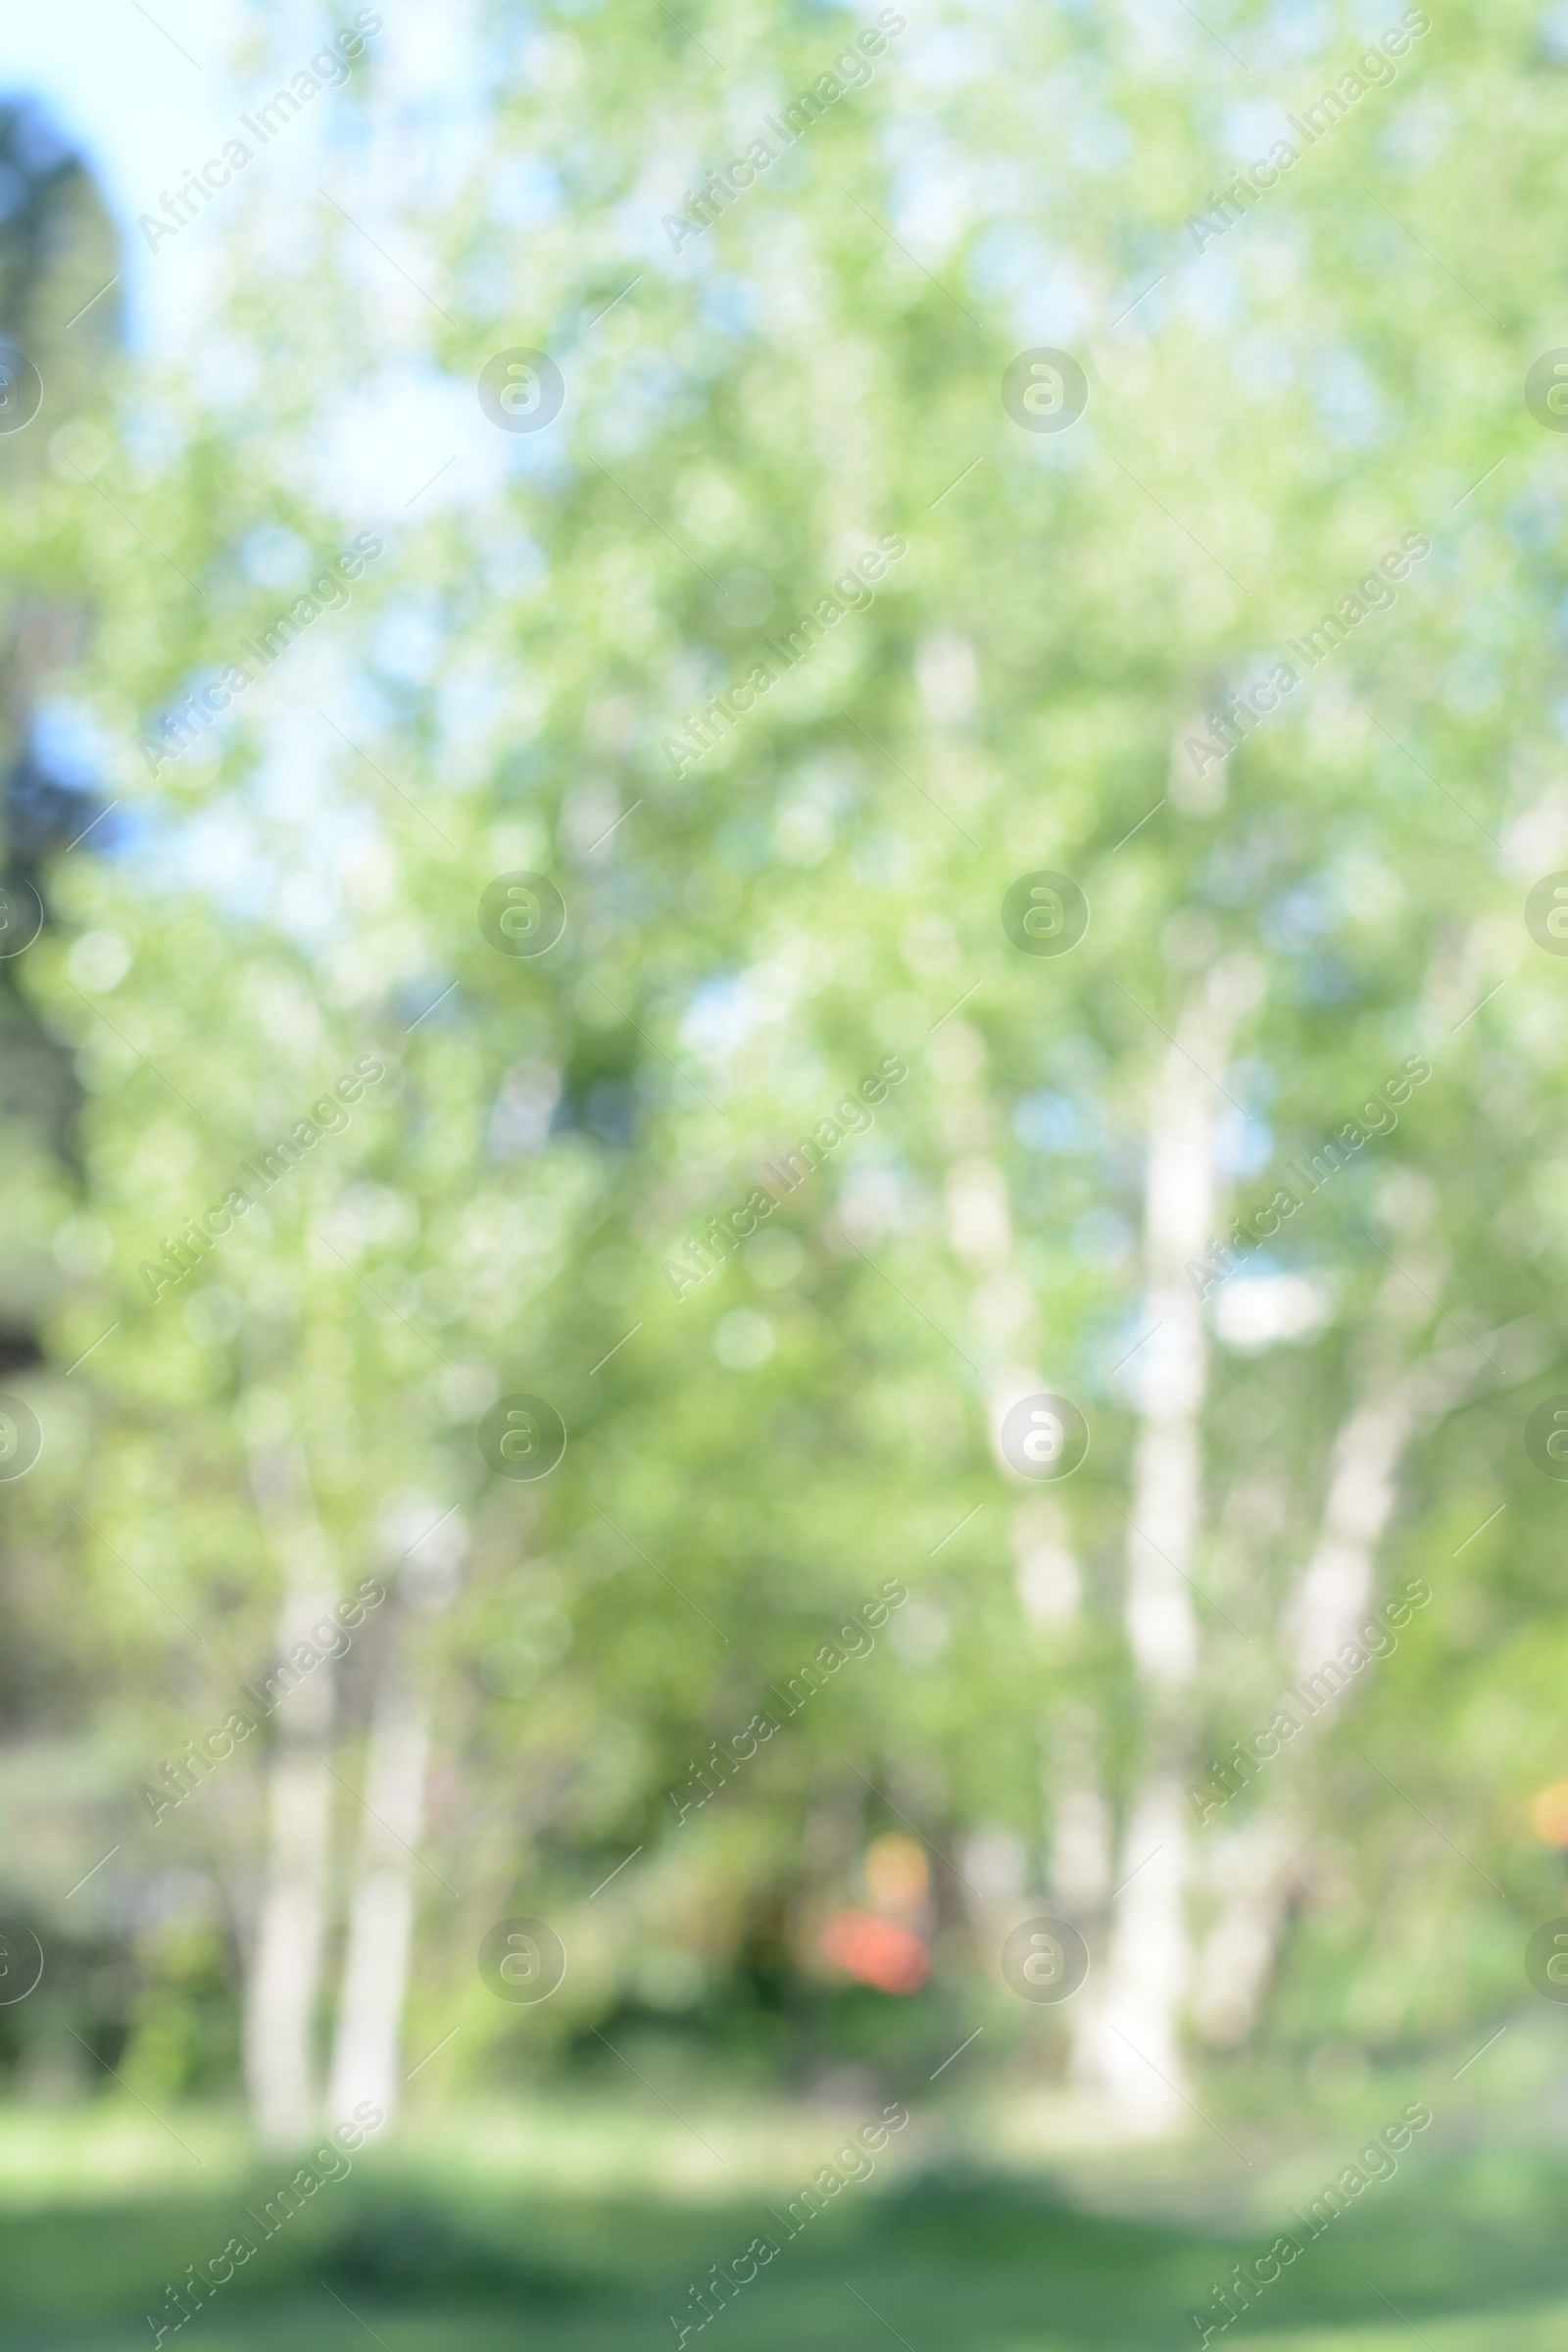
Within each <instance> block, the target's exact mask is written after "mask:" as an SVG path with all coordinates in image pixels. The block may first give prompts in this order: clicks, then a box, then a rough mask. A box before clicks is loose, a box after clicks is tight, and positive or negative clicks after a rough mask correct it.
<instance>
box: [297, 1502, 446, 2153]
mask: <svg viewBox="0 0 1568 2352" xmlns="http://www.w3.org/2000/svg"><path fill="white" fill-rule="evenodd" d="M422 1516H423V1517H424V1518H425V1519H426V1521H427V1522H432V1524H430V1525H429V1526H428V1527H427V1531H426V1533H425V1534H424V1535H423V1536H421V1537H419V1538H418V1539H417V1541H416V1542H415V1543H414V1544H413V1545H412V1546H411V1547H410V1549H409V1551H408V1552H407V1553H406V1555H405V1557H404V1559H403V1562H402V1564H401V1567H400V1569H399V1571H398V1576H397V1582H396V1586H395V1588H394V1594H393V1603H392V1615H391V1619H390V1622H389V1624H388V1626H387V1629H386V1637H387V1646H386V1654H385V1658H384V1662H383V1665H382V1669H381V1675H380V1680H379V1684H378V1687H377V1691H376V1697H375V1708H374V1713H373V1716H372V1719H371V1725H370V1737H369V1744H368V1750H367V1755H366V1766H365V1796H364V1805H365V1818H364V1821H363V1823H362V1826H361V1833H360V1850H359V1859H358V1863H357V1865H356V1870H355V1881H354V1892H353V1896H352V1899H351V1902H350V1906H349V1928H348V1949H347V1952H346V1954H345V1958H344V1963H343V1986H342V1992H341V1995H340V1997H339V2002H338V2016H337V2032H336V2035H335V2038H334V2041H333V2045H332V2071H331V2080H330V2082H329V2085H328V2089H327V2109H328V2113H329V2116H330V2119H331V2121H332V2122H333V2123H346V2122H348V2121H349V2120H350V2118H351V2116H352V2114H353V2111H354V2108H355V2107H356V2106H357V2105H358V2104H359V2102H360V2101H362V2100H369V2101H370V2102H371V2103H372V2104H373V2105H374V2106H376V2107H378V2108H379V2109H380V2110H381V2113H382V2114H383V2116H385V2117H386V2118H387V2119H388V2120H390V2119H391V2117H392V2116H393V2115H394V2114H395V2112H396V2110H397V2104H398V2093H399V2091H400V2089H401V2087H402V2082H403V2074H402V2067H401V2062H400V2057H399V2045H400V2036H401V2030H402V2022H403V2007H404V2001H405V1998H406V1996H407V1992H408V1981H409V1960H410V1954H411V1951H412V1948H413V1934H414V1870H415V1866H416V1863H417V1859H418V1845H419V1839H420V1838H421V1837H422V1836H423V1833H424V1797H425V1773H426V1766H427V1763H428V1758H429V1750H430V1716H431V1709H432V1705H433V1694H434V1683H435V1660H434V1658H433V1656H432V1651H433V1648H434V1630H435V1622H436V1620H437V1619H438V1618H439V1617H440V1616H441V1615H442V1614H443V1613H444V1611H445V1610H446V1609H447V1608H448V1606H449V1605H450V1603H451V1601H452V1598H453V1596H454V1594H455V1593H456V1592H457V1588H458V1579H459V1575H460V1573H461V1568H462V1562H463V1558H464V1554H465V1551H466V1541H467V1539H466V1528H465V1526H464V1522H463V1519H462V1516H461V1514H458V1513H449V1514H448V1515H447V1516H445V1517H444V1518H443V1517H438V1516H437V1514H436V1511H435V1509H434V1508H433V1507H432V1506H430V1505H429V1504H425V1505H424V1506H423V1510H422Z"/></svg>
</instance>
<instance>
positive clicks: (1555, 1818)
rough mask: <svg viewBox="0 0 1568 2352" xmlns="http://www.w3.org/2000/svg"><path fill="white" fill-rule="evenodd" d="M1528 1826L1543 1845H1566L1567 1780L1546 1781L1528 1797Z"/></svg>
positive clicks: (1567, 1841)
mask: <svg viewBox="0 0 1568 2352" xmlns="http://www.w3.org/2000/svg"><path fill="white" fill-rule="evenodd" d="M1530 1827H1531V1828H1532V1829H1533V1830H1534V1831H1535V1833H1536V1836H1537V1837H1538V1838H1540V1839H1541V1842H1542V1844H1543V1845H1563V1846H1568V1781H1548V1782H1547V1784H1546V1786H1545V1788H1544V1789H1537V1790H1536V1793H1535V1795H1534V1796H1533V1797H1532V1798H1531V1799H1530Z"/></svg>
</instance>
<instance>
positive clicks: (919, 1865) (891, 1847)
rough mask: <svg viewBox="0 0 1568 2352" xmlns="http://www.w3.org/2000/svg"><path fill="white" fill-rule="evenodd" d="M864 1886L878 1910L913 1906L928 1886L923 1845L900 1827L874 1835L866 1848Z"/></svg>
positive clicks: (918, 1903)
mask: <svg viewBox="0 0 1568 2352" xmlns="http://www.w3.org/2000/svg"><path fill="white" fill-rule="evenodd" d="M865 1886H866V1892H867V1893H868V1894H869V1895H870V1897H871V1900H872V1902H873V1903H875V1905H876V1907H877V1909H878V1910H879V1911H913V1910H915V1909H916V1908H917V1907H918V1906H919V1905H920V1904H921V1903H923V1902H924V1901H925V1898H926V1895H927V1893H928V1892H929V1890H930V1887H931V1865H930V1864H929V1862H927V1860H926V1858H925V1847H924V1846H923V1845H918V1844H916V1842H915V1840H914V1839H913V1838H906V1837H905V1836H904V1835H903V1833H902V1832H901V1831H899V1830H890V1831H889V1832H888V1834H887V1836H886V1837H885V1838H872V1840H871V1842H870V1844H869V1845H868V1846H867V1847H866V1849H865Z"/></svg>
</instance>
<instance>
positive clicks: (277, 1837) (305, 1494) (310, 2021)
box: [244, 1436, 337, 2148]
mask: <svg viewBox="0 0 1568 2352" xmlns="http://www.w3.org/2000/svg"><path fill="white" fill-rule="evenodd" d="M250 1469H251V1487H252V1492H253V1493H254V1495H255V1497H256V1506H257V1510H258V1512H259V1514H260V1516H261V1519H262V1523H263V1526H264V1527H265V1528H266V1530H267V1534H268V1539H269V1543H270V1546H271V1549H272V1552H273V1556H274V1558H275V1559H276V1561H277V1564H278V1567H279V1570H280V1573H281V1576H282V1585H283V1590H282V1598H281V1601H280V1604H279V1607H278V1616H277V1638H276V1645H275V1646H276V1657H277V1661H278V1668H282V1667H284V1666H285V1665H286V1666H287V1668H288V1674H289V1675H290V1677H292V1676H293V1675H294V1674H295V1673H296V1672H297V1671H298V1668H297V1664H289V1663H288V1661H289V1659H290V1653H291V1652H292V1651H294V1650H295V1649H296V1647H297V1645H299V1644H300V1643H302V1642H304V1643H309V1644H310V1647H311V1652H312V1654H313V1655H316V1654H318V1653H319V1649H320V1648H321V1647H322V1646H323V1645H322V1644H319V1643H318V1642H313V1641H312V1635H313V1632H314V1630H315V1629H316V1628H318V1627H319V1626H320V1625H321V1624H322V1622H323V1620H325V1619H326V1618H328V1617H329V1616H330V1614H331V1611H332V1608H333V1605H334V1603H335V1601H336V1599H337V1578H336V1575H335V1573H334V1569H333V1562H332V1557H331V1551H330V1548H329V1546H328V1544H327V1541H326V1537H325V1535H324V1533H323V1532H322V1529H321V1525H320V1522H319V1519H318V1517H317V1514H316V1509H315V1505H314V1503H313V1501H312V1499H311V1493H310V1484H309V1479H308V1475H307V1471H306V1463H305V1456H304V1451H303V1449H302V1447H301V1446H300V1444H299V1441H298V1439H297V1438H295V1437H293V1436H288V1437H284V1438H281V1439H279V1440H278V1441H277V1442H276V1443H267V1444H257V1445H254V1446H252V1447H251V1453H250ZM274 1671H276V1669H274ZM281 1679H282V1677H281V1675H279V1680H281ZM335 1701H336V1683H335V1677H334V1673H333V1665H332V1660H331V1657H330V1656H329V1655H328V1656H323V1657H321V1658H320V1660H319V1663H318V1664H316V1665H313V1666H311V1667H310V1668H309V1669H308V1670H307V1671H305V1672H303V1673H301V1674H299V1679H298V1680H297V1681H294V1682H293V1684H292V1687H291V1688H290V1689H288V1690H287V1691H285V1692H284V1694H283V1695H282V1696H281V1697H280V1698H279V1699H278V1701H277V1703H276V1705H275V1706H274V1707H273V1709H272V1714H271V1723H272V1746H271V1751H270V1756H269V1758H268V1765H267V1841H268V1845H267V1860H266V1865H265V1875H264V1883H263V1888H262V1898H261V1906H260V1911H259V1915H258V1918H257V1923H256V1935H255V1943H254V1948H253V1954H252V1960H251V1967H250V1972H249V1975H248V1977H247V1980H246V1985H245V2016H244V2059H245V2083H246V2089H247V2092H248V2094H249V2099H250V2108H251V2116H252V2120H253V2123H254V2125H255V2129H256V2131H257V2135H258V2137H259V2138H260V2139H261V2140H262V2142H263V2143H264V2145H266V2146H268V2147H270V2148H290V2147H294V2146H296V2145H297V2144H298V2143H299V2142H300V2141H301V2140H302V2139H304V2138H306V2137H307V2136H308V2135H309V2133H310V2132H311V2131H312V2130H313V2129H314V2128H315V2124H316V2120H317V2087H316V2069H315V2061H314V2055H313V2051H312V2035H313V2031H314V2027H315V2021H316V2009H317V2001H318V1998H319V1990H320V1981H321V1945H322V1938H323V1936H324V1934H325V1928H326V1898H327V1876H328V1870H329V1866H330V1849H331V1819H332V1791H331V1781H330V1776H329V1774H328V1771H327V1762H326V1756H327V1748H328V1745H329V1742H330V1740H331V1735H332V1719H333V1712H334V1706H335Z"/></svg>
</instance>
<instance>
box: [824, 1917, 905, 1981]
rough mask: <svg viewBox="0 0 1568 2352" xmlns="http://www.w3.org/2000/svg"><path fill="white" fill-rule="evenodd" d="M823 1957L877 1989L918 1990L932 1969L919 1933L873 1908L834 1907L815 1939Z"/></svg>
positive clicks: (847, 1973)
mask: <svg viewBox="0 0 1568 2352" xmlns="http://www.w3.org/2000/svg"><path fill="white" fill-rule="evenodd" d="M816 1948H817V1950H818V1951H819V1952H820V1953H821V1955H822V1957H823V1959H824V1960H831V1961H832V1963H833V1966H834V1967H835V1968H841V1969H842V1970H843V1971H844V1974H845V1975H846V1976H847V1977H856V1978H858V1980H859V1982H860V1983H861V1984H862V1985H874V1986H875V1988H876V1990H877V1991H878V1992H917V1991H918V1990H919V1988H920V1986H921V1985H923V1984H924V1983H925V1981H926V1978H927V1977H928V1975H929V1974H930V1971H931V1955H930V1953H929V1952H928V1951H927V1950H926V1947H925V1945H924V1944H923V1943H922V1942H921V1941H920V1938H919V1936H911V1935H910V1933H909V1931H908V1929H907V1928H901V1927H899V1926H898V1925H897V1924H896V1923H895V1922H894V1921H893V1920H891V1919H879V1918H878V1917H877V1915H876V1913H875V1912H874V1911H835V1912H834V1914H833V1917H832V1918H831V1919H830V1920H829V1921H828V1922H827V1923H826V1925H825V1926H824V1928H823V1929H822V1932H821V1934H820V1935H819V1936H818V1937H817V1939H816Z"/></svg>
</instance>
